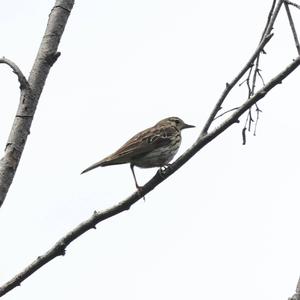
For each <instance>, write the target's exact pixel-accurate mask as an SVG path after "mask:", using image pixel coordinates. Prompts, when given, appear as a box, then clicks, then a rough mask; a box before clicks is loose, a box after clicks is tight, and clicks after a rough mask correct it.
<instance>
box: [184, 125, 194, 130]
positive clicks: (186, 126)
mask: <svg viewBox="0 0 300 300" xmlns="http://www.w3.org/2000/svg"><path fill="white" fill-rule="evenodd" d="M194 127H196V126H194V125H189V124H184V125H183V127H182V129H186V128H194Z"/></svg>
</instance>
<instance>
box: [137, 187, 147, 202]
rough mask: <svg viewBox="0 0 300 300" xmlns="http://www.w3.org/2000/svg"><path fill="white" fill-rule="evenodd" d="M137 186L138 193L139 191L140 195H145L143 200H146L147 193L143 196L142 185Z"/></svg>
mask: <svg viewBox="0 0 300 300" xmlns="http://www.w3.org/2000/svg"><path fill="white" fill-rule="evenodd" d="M136 188H137V193H138V195H139V196H140V197H143V200H144V201H146V198H145V195H144V196H143V194H142V193H143V189H142V187H141V186H139V185H137V186H136Z"/></svg>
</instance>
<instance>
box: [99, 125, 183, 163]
mask: <svg viewBox="0 0 300 300" xmlns="http://www.w3.org/2000/svg"><path fill="white" fill-rule="evenodd" d="M176 133H177V129H176V128H175V127H170V126H165V127H162V126H159V127H158V126H157V127H156V126H154V127H151V128H148V129H146V130H144V131H142V132H140V133H138V134H136V135H135V136H134V137H132V138H131V139H130V140H129V141H128V142H127V143H126V144H124V145H123V146H122V147H121V148H120V149H118V150H117V151H116V152H115V153H113V154H112V155H111V156H109V157H107V158H106V159H104V160H103V163H104V162H107V163H113V161H114V163H116V164H118V163H126V162H130V160H131V159H132V158H134V157H138V156H141V155H145V154H147V153H149V152H151V151H152V150H154V149H157V148H159V147H163V146H167V145H169V144H170V143H171V141H172V140H171V136H172V135H174V134H176Z"/></svg>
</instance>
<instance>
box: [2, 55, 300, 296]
mask: <svg viewBox="0 0 300 300" xmlns="http://www.w3.org/2000/svg"><path fill="white" fill-rule="evenodd" d="M299 65H300V56H299V57H298V58H297V59H295V60H294V61H293V62H292V63H291V64H290V65H289V66H287V68H286V69H285V70H283V71H282V72H281V73H279V74H278V75H277V76H276V77H274V78H273V79H272V80H270V81H269V82H268V83H267V84H266V85H265V86H264V87H263V88H262V89H260V90H259V91H257V93H256V94H255V95H253V97H251V98H250V99H248V100H247V101H246V102H245V103H244V104H243V105H242V106H241V107H239V108H238V109H237V110H236V112H234V113H233V114H232V115H231V116H230V117H228V119H227V120H225V121H224V122H223V123H222V124H221V125H220V126H218V127H217V128H215V129H214V130H212V131H211V132H210V133H208V134H207V135H204V136H200V137H199V138H198V139H197V141H196V142H195V143H194V144H193V145H192V146H191V147H190V148H189V149H188V150H187V151H185V152H184V153H183V154H182V155H181V156H180V157H179V158H178V159H177V160H176V161H175V162H174V163H173V164H172V165H171V166H170V167H168V168H166V169H165V171H164V173H163V174H162V172H160V171H157V173H156V174H155V175H154V176H153V177H152V178H151V179H150V180H149V181H148V182H147V183H146V184H145V185H144V186H143V187H141V188H140V190H139V191H136V192H135V193H133V194H132V195H131V196H129V197H128V198H127V199H125V200H123V201H122V202H120V203H118V204H117V205H115V206H113V207H111V208H109V209H107V210H104V211H100V212H97V211H95V212H94V214H93V215H92V216H91V217H90V218H89V219H87V220H86V221H84V222H82V223H81V224H79V225H78V226H77V227H75V228H74V229H73V230H71V231H70V232H69V233H67V234H66V235H65V236H64V237H62V238H61V239H60V240H59V241H58V242H57V243H56V244H55V245H54V246H53V247H52V248H51V249H49V250H48V251H47V252H46V253H45V254H43V255H42V256H39V257H38V258H37V259H36V260H34V261H33V262H32V263H31V264H30V265H29V266H27V267H26V268H25V269H24V270H23V271H22V272H20V273H19V274H17V275H16V276H15V277H13V278H12V279H11V280H9V281H8V282H6V283H5V284H4V285H3V286H2V287H0V296H3V295H4V294H6V293H7V292H9V291H10V290H12V289H13V288H15V287H17V286H19V285H20V284H21V282H22V281H24V280H25V279H26V278H28V277H29V276H30V275H31V274H32V273H34V272H35V271H36V270H38V269H39V268H41V267H42V266H43V265H45V264H46V263H48V262H49V261H51V260H52V259H54V258H55V257H57V256H60V255H64V254H65V249H66V247H67V246H68V245H69V244H70V243H71V242H73V241H74V240H75V239H76V238H78V237H79V236H80V235H82V234H83V233H85V232H86V231H88V230H90V229H93V228H95V227H96V225H97V224H98V223H99V222H101V221H104V220H106V219H108V218H110V217H112V216H115V215H117V214H119V213H121V212H123V211H126V210H128V209H129V208H130V207H131V205H133V204H134V203H135V202H137V201H138V200H139V199H141V198H142V197H143V196H144V195H146V194H148V193H149V192H150V191H152V190H153V189H154V188H155V187H156V186H157V185H159V184H160V183H161V182H163V181H164V180H165V179H167V178H168V177H169V176H170V175H172V174H173V173H174V172H176V171H177V170H178V169H179V168H180V167H181V166H182V165H184V164H185V163H186V162H187V161H188V160H189V159H191V157H193V156H194V155H195V154H196V153H197V152H198V151H199V150H200V149H202V148H203V147H204V146H205V145H207V144H208V143H209V142H211V141H212V140H213V139H215V138H216V137H217V136H218V135H220V134H221V133H222V132H223V131H225V130H226V129H227V128H228V127H230V126H231V125H233V124H235V123H236V122H238V119H239V117H240V116H241V115H242V114H243V113H244V112H246V111H247V110H248V109H249V108H250V107H251V106H252V105H253V104H255V103H256V102H258V101H259V100H260V99H262V98H263V97H265V96H266V95H267V93H268V92H269V91H270V90H271V89H272V88H274V87H275V86H276V85H278V84H281V83H282V81H283V80H284V79H285V78H286V77H287V76H288V75H289V74H291V73H292V72H293V71H294V70H295V69H296V68H297V67H298V66H299Z"/></svg>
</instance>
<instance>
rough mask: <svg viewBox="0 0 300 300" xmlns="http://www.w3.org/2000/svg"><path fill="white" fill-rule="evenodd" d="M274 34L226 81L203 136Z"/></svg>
mask: <svg viewBox="0 0 300 300" xmlns="http://www.w3.org/2000/svg"><path fill="white" fill-rule="evenodd" d="M272 36H273V34H270V35H268V36H266V37H265V38H264V39H263V40H262V42H261V43H260V44H259V46H258V47H257V49H256V50H255V51H254V53H253V55H252V56H251V58H250V59H249V61H248V62H247V63H246V65H245V66H244V68H243V69H242V70H241V71H240V72H239V73H238V75H237V76H236V77H235V78H234V79H233V80H232V81H231V82H230V83H226V88H225V90H224V91H223V93H222V95H221V97H220V99H219V100H218V102H217V103H216V105H215V107H214V109H213V110H212V112H211V114H210V116H209V117H208V119H207V121H206V123H205V125H204V127H203V129H202V131H201V134H200V136H203V135H205V134H207V132H208V129H209V127H210V125H211V124H212V122H213V120H214V118H215V117H216V115H217V113H218V111H219V110H220V108H221V105H222V103H223V102H224V100H225V98H226V97H227V95H228V94H229V92H230V91H231V90H232V88H233V87H234V86H235V85H236V84H237V82H238V81H239V80H240V79H241V78H242V77H243V75H244V74H245V73H246V72H247V70H248V69H249V67H251V65H252V64H253V62H254V60H255V59H256V57H257V56H258V55H259V53H260V52H261V51H262V49H263V48H264V47H265V45H266V44H267V43H268V42H269V41H270V39H271V38H272Z"/></svg>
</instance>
